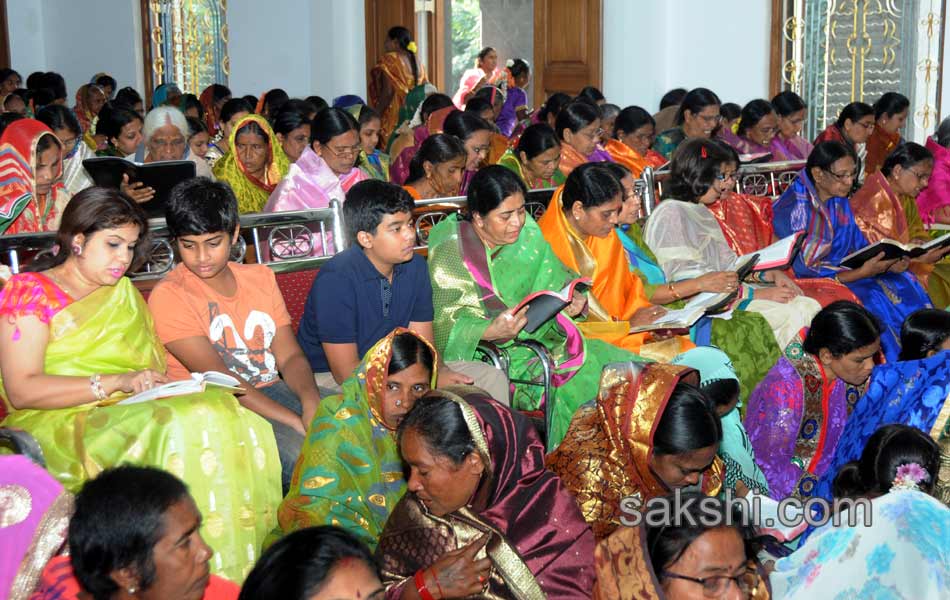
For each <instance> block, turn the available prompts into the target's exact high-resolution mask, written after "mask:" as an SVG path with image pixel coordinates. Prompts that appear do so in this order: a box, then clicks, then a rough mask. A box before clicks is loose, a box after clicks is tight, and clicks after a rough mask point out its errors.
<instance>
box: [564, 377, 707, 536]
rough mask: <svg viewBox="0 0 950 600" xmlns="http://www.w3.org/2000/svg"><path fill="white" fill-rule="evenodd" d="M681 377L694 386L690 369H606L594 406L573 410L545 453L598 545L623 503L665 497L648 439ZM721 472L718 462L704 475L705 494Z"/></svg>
mask: <svg viewBox="0 0 950 600" xmlns="http://www.w3.org/2000/svg"><path fill="white" fill-rule="evenodd" d="M687 378H689V379H691V380H693V381H694V382H695V383H698V375H697V373H696V371H695V370H693V369H689V368H686V367H681V366H677V365H670V364H664V363H648V364H636V363H631V362H625V363H616V364H610V365H607V366H606V367H605V368H604V371H603V375H602V376H601V380H600V392H599V394H598V396H597V399H596V400H595V401H593V402H590V403H588V404H586V405H584V406H582V407H581V408H580V409H579V410H578V411H577V413H576V414H575V415H574V419H573V420H572V421H571V425H570V427H569V428H568V431H567V434H566V435H565V436H564V440H563V441H562V442H561V445H560V446H558V448H557V449H556V450H554V451H553V452H551V453H550V454H548V456H547V459H546V463H547V466H548V468H549V469H551V470H552V471H554V472H555V473H557V474H558V476H560V478H561V480H562V481H563V482H564V485H565V486H567V488H568V489H569V490H570V491H571V493H572V494H573V495H574V497H575V498H576V500H577V503H578V506H579V507H580V509H581V514H583V515H584V519H585V520H587V522H588V523H590V524H591V527H592V529H593V530H594V536H595V537H596V538H597V539H604V538H606V537H607V536H609V535H610V534H611V533H612V532H613V531H614V530H615V529H616V528H617V527H619V526H620V525H621V521H620V517H621V514H622V513H621V510H620V503H621V501H622V500H623V499H624V498H626V497H630V496H636V497H638V498H639V499H640V501H641V503H642V505H645V504H646V502H648V501H649V500H650V499H652V498H656V497H658V496H663V495H666V494H668V493H669V492H670V490H669V489H668V488H667V487H666V485H665V484H663V483H662V482H661V481H660V479H659V478H658V477H657V476H656V475H655V474H654V473H653V471H652V470H651V469H650V466H649V464H650V459H651V457H652V455H653V434H654V431H655V429H656V425H657V423H659V420H660V418H661V417H662V416H663V411H664V410H665V408H666V405H667V403H668V402H669V400H670V396H671V395H672V394H673V389H674V388H675V387H676V385H677V384H678V383H679V382H680V381H683V380H685V379H687ZM724 473H725V465H724V463H723V462H722V460H721V459H720V458H719V457H718V456H716V458H714V459H713V463H712V465H710V467H709V469H707V470H706V471H705V472H704V473H703V480H702V486H701V487H702V491H703V493H705V494H706V495H708V496H714V495H716V494H718V493H719V491H720V489H722V482H723V477H724Z"/></svg>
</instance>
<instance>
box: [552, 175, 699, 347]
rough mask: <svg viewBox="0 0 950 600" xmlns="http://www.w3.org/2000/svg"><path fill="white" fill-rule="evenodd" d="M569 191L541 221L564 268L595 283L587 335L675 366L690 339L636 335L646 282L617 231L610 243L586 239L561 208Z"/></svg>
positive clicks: (609, 237)
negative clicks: (636, 319)
mask: <svg viewBox="0 0 950 600" xmlns="http://www.w3.org/2000/svg"><path fill="white" fill-rule="evenodd" d="M563 192H564V186H561V187H559V188H558V189H557V190H555V191H554V195H553V196H552V197H551V201H550V203H549V204H548V208H547V210H546V211H544V214H543V215H541V217H540V218H539V219H538V227H540V228H541V233H542V234H543V235H544V239H546V240H547V242H548V244H550V245H551V248H552V249H553V250H554V254H556V255H557V257H558V258H559V259H560V260H561V262H562V263H564V264H565V265H567V267H568V268H569V269H572V270H574V271H577V272H578V273H580V274H581V275H582V276H583V277H589V278H591V280H592V281H593V287H592V288H591V291H590V293H588V294H587V304H588V312H587V318H586V319H585V320H584V321H581V322H580V323H578V327H580V330H581V331H582V332H583V333H584V335H586V336H589V337H593V338H597V339H600V340H603V341H605V342H607V343H609V344H614V345H615V346H618V347H620V348H623V349H624V350H629V351H630V352H633V353H635V354H639V355H640V356H643V357H644V358H648V359H652V360H661V361H669V360H670V359H672V358H673V357H674V356H676V355H677V354H679V353H680V352H683V351H685V350H689V349H690V348H693V347H694V344H693V343H692V342H690V341H689V338H688V337H685V336H677V337H672V338H668V339H665V340H660V341H653V336H652V334H651V333H649V332H647V333H630V318H631V317H633V315H634V313H636V312H637V311H638V310H639V309H641V308H644V307H648V306H651V304H650V300H649V299H648V298H647V296H646V293H645V292H644V287H643V282H642V281H640V278H639V277H638V276H637V274H636V273H634V272H632V271H631V270H630V262H629V260H628V259H627V253H626V251H624V249H623V243H622V242H621V241H620V238H619V237H617V232H616V231H614V230H613V229H611V231H610V233H609V234H607V237H604V238H597V237H593V236H585V237H581V235H580V234H579V233H578V232H577V231H576V230H575V229H574V227H573V226H571V224H570V223H568V221H567V217H566V216H565V215H564V210H563V208H562V206H561V203H562V202H561V196H562V194H563Z"/></svg>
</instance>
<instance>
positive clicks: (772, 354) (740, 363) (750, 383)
mask: <svg viewBox="0 0 950 600" xmlns="http://www.w3.org/2000/svg"><path fill="white" fill-rule="evenodd" d="M609 168H610V169H611V171H612V172H613V173H614V175H615V176H616V177H619V178H620V184H621V185H622V186H623V189H624V201H623V208H621V210H620V216H619V217H617V223H618V226H617V228H616V229H615V231H616V233H617V237H618V238H620V243H621V244H622V245H623V248H624V251H625V252H626V256H627V261H628V263H629V267H630V270H631V271H632V272H633V273H634V274H635V275H636V276H637V277H639V278H640V281H641V282H642V283H643V289H644V292H645V293H646V296H647V298H649V299H650V302H652V303H653V304H660V305H663V306H664V307H665V308H667V309H681V308H683V305H684V304H685V303H686V301H688V300H689V299H690V298H693V297H695V296H696V295H697V294H702V293H704V292H708V293H719V292H721V291H724V289H725V287H726V286H727V284H728V283H729V282H730V281H731V280H732V279H733V278H735V275H734V274H732V273H706V274H704V275H700V276H699V277H693V278H691V279H681V280H679V281H677V282H676V283H673V284H671V283H670V282H668V281H667V280H666V275H665V274H664V273H663V269H662V268H660V265H659V263H658V262H657V260H656V257H655V256H654V255H653V252H651V251H650V248H648V247H647V245H646V243H645V242H644V241H643V231H642V229H641V227H640V222H639V220H638V215H639V214H640V206H641V200H640V196H639V193H638V192H637V191H636V184H635V182H634V179H633V176H632V175H631V174H630V171H628V170H627V168H626V167H624V166H623V165H620V164H618V163H612V164H611V165H609ZM845 289H847V288H845ZM689 333H690V339H691V340H692V341H693V342H694V343H695V344H696V345H697V346H710V345H711V346H715V347H716V348H721V349H722V350H723V351H724V352H725V353H726V354H727V355H728V356H729V358H730V359H731V361H732V364H733V365H734V366H735V370H736V374H737V376H738V378H739V380H740V381H741V382H742V386H741V392H740V393H741V397H742V399H743V400H744V399H745V398H747V397H748V395H749V392H751V391H752V389H753V388H755V386H756V385H757V384H758V383H759V382H760V381H762V378H763V377H765V374H766V373H767V372H768V370H769V368H770V367H771V366H772V365H773V364H775V361H776V360H778V357H779V355H781V350H780V349H779V347H778V344H777V343H776V342H775V336H774V335H772V329H771V327H770V326H769V323H768V321H766V320H765V318H763V317H762V315H760V314H758V313H755V312H751V311H747V310H733V311H732V314H731V316H730V317H729V319H716V318H712V317H705V316H704V317H701V318H700V319H699V320H698V321H696V323H695V324H694V325H693V326H692V327H691V328H690V332H689ZM687 354H688V353H687Z"/></svg>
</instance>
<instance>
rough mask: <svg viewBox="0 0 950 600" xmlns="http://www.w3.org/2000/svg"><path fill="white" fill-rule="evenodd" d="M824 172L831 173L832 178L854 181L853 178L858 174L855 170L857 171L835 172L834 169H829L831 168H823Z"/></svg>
mask: <svg viewBox="0 0 950 600" xmlns="http://www.w3.org/2000/svg"><path fill="white" fill-rule="evenodd" d="M825 173H827V174H829V175H831V176H832V177H834V178H835V179H837V180H838V181H854V180H855V178H857V176H858V172H857V171H849V172H847V173H835V172H834V171H831V170H829V169H825Z"/></svg>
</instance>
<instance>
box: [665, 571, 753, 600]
mask: <svg viewBox="0 0 950 600" xmlns="http://www.w3.org/2000/svg"><path fill="white" fill-rule="evenodd" d="M662 574H663V576H664V577H670V578H673V579H682V580H684V581H692V582H693V583H698V584H699V585H701V586H703V596H705V597H706V598H719V597H721V596H722V595H723V594H725V593H726V590H728V589H729V583H730V582H732V583H734V584H735V585H736V587H738V588H739V591H740V592H742V595H743V596H745V597H746V598H751V597H753V595H754V593H755V591H756V590H757V589H758V587H759V572H758V570H757V569H756V568H755V567H754V566H752V565H749V566H747V567H746V571H745V572H744V573H741V574H739V575H734V576H732V577H730V576H728V575H714V576H712V577H702V578H700V577H689V576H688V575H680V574H679V573H672V572H670V571H663V573H662Z"/></svg>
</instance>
